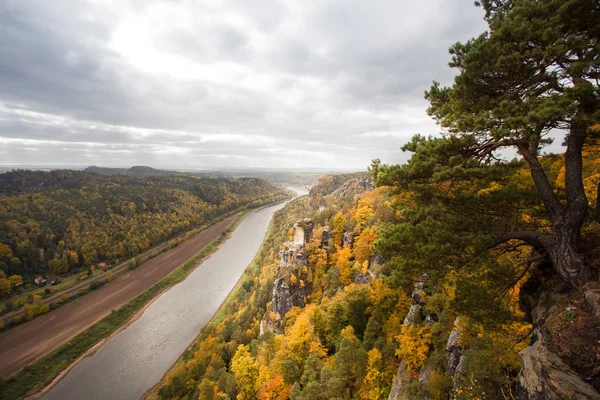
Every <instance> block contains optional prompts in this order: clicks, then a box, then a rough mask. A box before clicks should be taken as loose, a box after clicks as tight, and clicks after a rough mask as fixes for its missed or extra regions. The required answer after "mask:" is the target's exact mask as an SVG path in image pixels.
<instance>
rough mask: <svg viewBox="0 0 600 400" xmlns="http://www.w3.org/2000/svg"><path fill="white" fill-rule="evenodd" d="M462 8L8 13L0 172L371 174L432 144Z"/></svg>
mask: <svg viewBox="0 0 600 400" xmlns="http://www.w3.org/2000/svg"><path fill="white" fill-rule="evenodd" d="M482 14H483V13H482V11H481V9H478V8H476V7H474V6H473V2H472V1H470V0H422V1H407V0H389V1H388V0H376V1H365V0H360V1H359V0H308V1H300V0H298V1H291V0H268V1H267V0H253V1H247V0H203V1H201V0H196V1H192V0H189V1H188V0H169V1H150V0H52V1H48V0H2V1H0V165H68V166H75V165H81V166H87V165H101V166H131V165H151V166H154V167H162V168H186V169H192V168H215V167H217V168H221V167H287V168H298V167H309V168H337V169H365V168H366V167H367V166H368V165H369V163H370V160H372V159H374V158H381V159H382V160H383V161H384V162H402V161H403V160H405V159H406V155H404V154H402V153H401V151H400V150H399V147H400V146H401V145H402V144H403V143H404V142H405V141H406V140H407V139H408V138H409V137H410V136H412V135H413V134H415V133H424V134H433V133H435V132H437V131H438V129H437V127H436V125H435V124H434V122H433V121H432V120H431V119H430V118H429V117H428V116H427V114H426V112H425V109H426V107H427V103H426V101H425V100H424V99H423V91H424V90H425V89H427V88H428V87H429V85H430V84H431V81H432V80H434V79H435V80H439V81H441V82H443V83H446V84H448V83H450V82H451V79H452V76H453V71H451V70H450V69H449V68H448V66H447V63H448V60H449V55H448V52H447V49H448V47H449V46H450V45H451V44H453V43H454V42H456V41H465V40H467V39H469V38H470V37H472V36H476V35H478V34H479V33H481V32H483V31H484V30H485V28H486V25H485V23H484V21H483V20H482Z"/></svg>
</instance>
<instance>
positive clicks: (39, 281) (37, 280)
mask: <svg viewBox="0 0 600 400" xmlns="http://www.w3.org/2000/svg"><path fill="white" fill-rule="evenodd" d="M33 282H34V283H35V284H36V285H38V286H41V285H43V284H45V283H46V279H44V277H43V276H41V275H38V276H37V277H36V278H35V279H34V280H33Z"/></svg>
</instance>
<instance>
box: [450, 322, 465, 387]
mask: <svg viewBox="0 0 600 400" xmlns="http://www.w3.org/2000/svg"><path fill="white" fill-rule="evenodd" d="M458 324H459V317H457V318H456V319H455V320H454V329H452V331H451V332H450V336H449V337H448V342H447V344H446V355H447V356H448V373H449V374H450V375H451V376H454V375H455V374H456V372H457V369H458V365H459V364H460V361H461V359H462V357H463V355H462V348H461V346H460V344H459V340H460V331H459V330H458Z"/></svg>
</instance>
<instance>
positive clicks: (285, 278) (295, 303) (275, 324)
mask: <svg viewBox="0 0 600 400" xmlns="http://www.w3.org/2000/svg"><path fill="white" fill-rule="evenodd" d="M313 226H314V224H313V222H312V221H311V220H310V219H307V218H305V219H302V220H300V221H298V222H296V223H295V224H294V227H293V234H292V237H293V240H292V241H289V242H286V243H284V244H283V246H282V247H281V249H280V250H279V265H278V267H277V269H276V270H275V273H274V280H273V295H272V299H271V309H270V311H268V312H267V314H266V315H265V317H264V318H263V320H262V321H261V325H260V332H261V335H262V334H264V333H265V332H266V331H267V330H271V331H274V332H281V331H282V328H283V324H284V319H285V315H286V314H287V313H288V311H290V310H291V309H292V307H304V306H305V305H306V296H308V295H309V294H310V289H311V288H310V284H308V283H307V282H305V281H304V279H303V277H304V276H305V275H306V272H307V268H308V252H307V250H306V248H305V246H306V244H307V243H309V242H310V241H311V240H312V230H313Z"/></svg>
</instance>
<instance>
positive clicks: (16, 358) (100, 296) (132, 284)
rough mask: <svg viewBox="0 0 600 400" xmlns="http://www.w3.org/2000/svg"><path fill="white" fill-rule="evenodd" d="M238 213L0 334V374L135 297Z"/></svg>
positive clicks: (37, 355) (23, 362)
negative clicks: (97, 286)
mask: <svg viewBox="0 0 600 400" xmlns="http://www.w3.org/2000/svg"><path fill="white" fill-rule="evenodd" d="M237 215H238V214H236V215H232V216H230V217H228V218H226V219H224V220H222V221H220V222H217V223H216V224H214V225H212V226H210V227H208V228H207V229H205V230H203V231H202V232H200V233H198V234H197V235H196V236H194V237H193V238H190V239H188V240H187V241H185V242H184V243H182V244H181V245H179V246H178V247H175V248H174V249H171V250H169V251H167V252H165V253H162V254H161V255H159V256H157V257H155V258H153V259H152V260H150V261H147V262H146V263H145V264H143V265H142V266H140V267H138V268H137V269H135V270H133V271H131V272H130V273H128V274H126V275H124V276H122V277H121V278H119V279H117V280H115V281H114V282H111V283H108V284H106V285H104V286H102V287H101V288H99V289H98V290H95V291H92V292H90V293H89V294H86V295H85V296H83V297H80V298H79V299H77V300H74V301H73V302H71V303H68V304H66V305H65V306H63V307H60V308H58V309H56V310H53V311H50V312H49V313H47V314H44V315H41V316H39V317H37V318H35V319H34V320H32V321H29V322H26V323H25V324H23V325H20V326H17V327H16V328H13V329H10V330H8V331H6V332H4V333H2V334H0V360H2V361H1V362H0V377H5V376H10V375H12V374H13V373H15V372H17V371H18V370H19V369H21V368H22V367H24V366H25V365H27V364H29V363H30V362H32V361H35V360H36V359H38V358H39V357H41V356H43V355H44V354H46V353H48V352H50V351H52V350H54V349H55V348H56V347H58V346H59V345H60V344H62V343H64V342H66V341H67V340H68V339H70V338H71V337H73V336H74V335H76V334H78V333H79V332H81V331H83V330H84V329H85V328H87V327H89V326H90V325H92V324H93V323H95V322H96V321H98V320H99V319H101V318H103V317H104V316H106V315H108V314H109V313H110V312H111V310H114V309H117V308H119V307H121V306H122V305H124V304H126V303H128V302H129V301H131V300H132V299H134V298H135V297H136V296H138V295H139V294H140V293H142V292H144V291H145V290H147V289H148V288H149V287H151V286H152V285H153V284H155V283H156V282H158V281H160V280H161V279H162V278H163V277H164V276H166V275H167V274H169V273H170V272H171V271H173V270H174V269H175V268H177V267H178V266H180V265H181V264H183V263H184V262H185V261H187V260H188V259H189V258H191V257H192V256H193V255H195V254H196V253H198V252H199V251H200V250H202V249H203V248H204V247H205V246H206V245H207V244H208V243H210V242H211V241H213V240H214V239H215V238H216V237H217V236H219V234H221V232H223V231H224V230H225V229H226V228H227V227H228V226H229V225H230V224H231V223H232V222H233V220H234V219H235V218H236V217H237Z"/></svg>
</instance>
